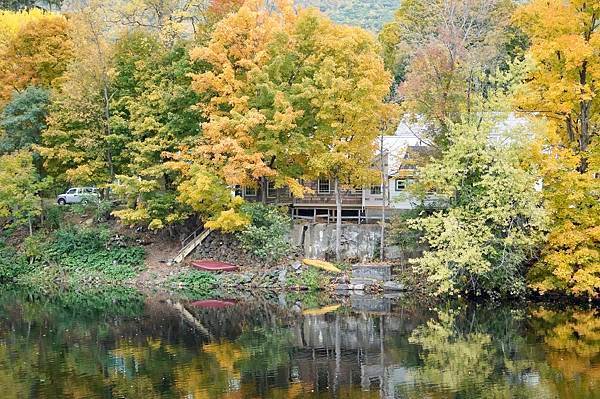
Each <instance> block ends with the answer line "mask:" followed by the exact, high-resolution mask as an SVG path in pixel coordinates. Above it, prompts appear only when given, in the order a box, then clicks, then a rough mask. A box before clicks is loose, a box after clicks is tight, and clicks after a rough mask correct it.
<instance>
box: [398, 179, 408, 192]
mask: <svg viewBox="0 0 600 399" xmlns="http://www.w3.org/2000/svg"><path fill="white" fill-rule="evenodd" d="M404 190H406V179H397V180H396V191H404Z"/></svg>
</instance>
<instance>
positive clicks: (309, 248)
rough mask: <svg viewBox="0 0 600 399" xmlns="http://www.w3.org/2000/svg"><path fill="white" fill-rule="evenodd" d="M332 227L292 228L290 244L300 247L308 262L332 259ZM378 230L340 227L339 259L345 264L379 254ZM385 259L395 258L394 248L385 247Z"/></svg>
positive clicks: (366, 226)
mask: <svg viewBox="0 0 600 399" xmlns="http://www.w3.org/2000/svg"><path fill="white" fill-rule="evenodd" d="M335 235H336V226H335V224H325V223H307V224H294V227H293V229H292V232H291V240H292V244H294V245H297V246H300V247H302V248H303V250H304V254H305V256H306V257H309V258H329V259H332V258H333V257H334V256H335ZM380 237H381V234H380V226H379V225H377V224H360V225H358V224H343V225H342V242H341V250H342V257H343V258H344V259H348V260H371V259H373V258H374V257H375V256H377V255H378V254H379V242H380ZM386 257H387V258H388V259H394V258H398V257H399V249H398V248H397V247H387V248H386Z"/></svg>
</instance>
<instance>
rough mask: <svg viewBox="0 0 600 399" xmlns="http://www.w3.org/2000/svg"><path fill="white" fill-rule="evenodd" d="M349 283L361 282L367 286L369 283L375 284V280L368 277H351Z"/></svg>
mask: <svg viewBox="0 0 600 399" xmlns="http://www.w3.org/2000/svg"><path fill="white" fill-rule="evenodd" d="M350 284H351V285H358V284H362V285H364V286H369V285H375V284H377V280H373V279H370V278H351V279H350Z"/></svg>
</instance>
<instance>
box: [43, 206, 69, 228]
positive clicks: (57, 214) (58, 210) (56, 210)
mask: <svg viewBox="0 0 600 399" xmlns="http://www.w3.org/2000/svg"><path fill="white" fill-rule="evenodd" d="M65 210H66V207H64V206H60V205H57V204H52V205H50V206H49V207H48V208H46V209H44V213H45V215H44V217H45V220H44V226H45V227H46V228H47V229H48V230H57V229H60V227H61V225H62V222H63V218H64V215H65Z"/></svg>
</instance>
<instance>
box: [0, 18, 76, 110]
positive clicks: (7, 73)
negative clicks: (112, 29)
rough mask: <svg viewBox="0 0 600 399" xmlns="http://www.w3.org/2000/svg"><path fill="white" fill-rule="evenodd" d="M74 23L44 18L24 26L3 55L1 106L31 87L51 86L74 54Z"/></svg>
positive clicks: (0, 74)
mask: <svg viewBox="0 0 600 399" xmlns="http://www.w3.org/2000/svg"><path fill="white" fill-rule="evenodd" d="M69 30H70V24H69V22H68V21H67V19H66V18H65V17H63V16H58V15H52V14H48V15H44V16H42V17H39V18H36V19H33V20H31V21H30V22H27V23H26V24H25V25H24V26H23V27H21V28H20V29H19V30H18V31H17V33H16V35H15V36H14V37H13V38H12V40H11V41H10V42H9V43H8V44H7V46H6V47H5V48H4V49H2V52H1V53H0V104H2V103H3V102H6V101H7V100H8V99H9V98H10V96H11V95H12V92H13V91H15V90H16V91H21V90H23V89H25V88H26V87H27V86H30V85H37V86H40V87H45V88H49V87H51V86H52V85H53V84H54V83H55V82H56V81H57V79H58V78H60V77H61V76H62V74H63V73H64V72H65V71H66V69H67V65H68V64H69V62H70V61H71V59H72V58H73V55H74V49H73V42H72V40H71V36H70V31H69Z"/></svg>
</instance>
